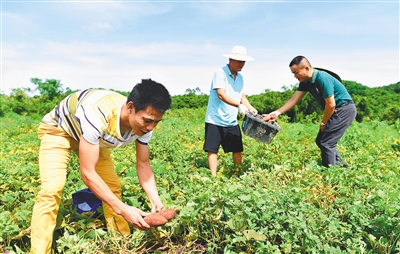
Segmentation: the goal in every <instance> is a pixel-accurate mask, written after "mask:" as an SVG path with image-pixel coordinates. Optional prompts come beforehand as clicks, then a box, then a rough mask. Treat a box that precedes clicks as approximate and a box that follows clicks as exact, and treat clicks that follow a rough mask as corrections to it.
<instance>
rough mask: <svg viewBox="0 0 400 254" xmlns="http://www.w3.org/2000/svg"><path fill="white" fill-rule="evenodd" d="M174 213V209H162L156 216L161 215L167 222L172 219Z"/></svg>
mask: <svg viewBox="0 0 400 254" xmlns="http://www.w3.org/2000/svg"><path fill="white" fill-rule="evenodd" d="M175 213H176V211H175V210H174V209H162V210H160V211H159V212H157V213H156V214H159V215H161V216H162V217H164V218H165V219H167V220H171V219H172V218H174V216H175Z"/></svg>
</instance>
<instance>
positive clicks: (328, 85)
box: [297, 69, 352, 108]
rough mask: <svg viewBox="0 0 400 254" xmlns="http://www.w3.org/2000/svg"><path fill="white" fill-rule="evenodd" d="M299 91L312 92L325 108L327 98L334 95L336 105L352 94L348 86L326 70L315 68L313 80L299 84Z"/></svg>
mask: <svg viewBox="0 0 400 254" xmlns="http://www.w3.org/2000/svg"><path fill="white" fill-rule="evenodd" d="M297 91H304V92H310V93H311V94H312V96H313V97H314V98H315V99H316V100H317V101H318V103H319V104H320V105H321V107H322V108H325V99H326V98H329V97H331V96H333V98H334V99H335V103H336V107H339V106H340V105H342V104H343V103H345V102H347V101H351V100H352V99H351V96H350V94H349V92H348V91H347V89H346V87H344V85H343V84H342V83H341V82H340V81H339V80H337V79H336V78H334V77H333V76H331V75H330V74H328V73H327V72H325V71H319V70H316V69H314V73H313V75H312V78H311V81H304V82H301V83H300V84H299V87H298V88H297Z"/></svg>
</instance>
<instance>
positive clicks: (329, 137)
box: [315, 101, 357, 167]
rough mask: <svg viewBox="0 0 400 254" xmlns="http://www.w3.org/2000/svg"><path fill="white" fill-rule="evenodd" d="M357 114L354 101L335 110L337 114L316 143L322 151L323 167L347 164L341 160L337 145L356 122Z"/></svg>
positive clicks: (320, 132) (319, 133) (320, 133)
mask: <svg viewBox="0 0 400 254" xmlns="http://www.w3.org/2000/svg"><path fill="white" fill-rule="evenodd" d="M356 114H357V110H356V107H355V105H354V103H353V102H352V101H350V102H348V103H345V104H343V105H341V106H340V107H337V108H335V112H334V113H333V115H332V116H331V118H330V119H329V121H328V122H327V123H326V126H325V129H324V131H321V130H320V131H319V132H318V135H317V138H316V139H315V142H316V143H317V145H318V147H319V149H320V150H321V157H322V165H323V166H325V167H328V166H329V165H336V164H342V165H343V166H344V167H347V164H346V163H345V162H344V161H343V160H342V159H341V156H340V153H339V152H338V151H337V150H336V145H337V142H338V141H339V139H340V138H341V137H342V136H343V134H344V132H345V131H346V130H347V128H348V127H349V126H350V124H351V123H352V122H353V121H354V119H355V117H356Z"/></svg>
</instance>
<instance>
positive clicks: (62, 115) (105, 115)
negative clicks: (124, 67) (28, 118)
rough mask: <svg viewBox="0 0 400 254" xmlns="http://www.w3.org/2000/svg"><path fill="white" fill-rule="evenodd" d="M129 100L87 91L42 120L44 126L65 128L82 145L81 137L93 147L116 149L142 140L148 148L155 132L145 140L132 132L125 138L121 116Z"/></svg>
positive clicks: (63, 103) (103, 92)
mask: <svg viewBox="0 0 400 254" xmlns="http://www.w3.org/2000/svg"><path fill="white" fill-rule="evenodd" d="M125 103H126V97H125V96H123V95H121V94H119V93H116V92H113V91H108V90H93V89H87V90H84V91H80V92H76V93H73V94H71V95H69V96H67V97H66V98H65V99H64V100H62V101H61V102H60V103H59V104H58V105H57V106H56V107H55V108H54V109H53V110H52V111H51V112H50V113H48V114H47V115H45V116H44V117H43V119H42V121H43V122H44V123H47V124H51V125H59V126H61V127H62V128H63V129H64V130H65V131H66V132H67V133H68V135H69V136H71V137H72V138H73V139H75V140H76V141H78V142H79V139H80V137H81V136H83V137H84V138H85V140H86V141H88V142H89V143H91V144H99V145H100V146H101V147H108V148H115V147H121V146H125V145H127V144H129V143H132V142H134V141H135V140H138V141H139V142H140V143H141V144H144V145H147V144H148V142H149V141H150V138H151V136H152V132H149V133H146V134H145V135H143V136H138V135H135V134H134V133H133V132H132V131H128V132H125V133H123V134H121V132H120V124H119V121H120V116H121V109H122V106H123V105H124V104H125Z"/></svg>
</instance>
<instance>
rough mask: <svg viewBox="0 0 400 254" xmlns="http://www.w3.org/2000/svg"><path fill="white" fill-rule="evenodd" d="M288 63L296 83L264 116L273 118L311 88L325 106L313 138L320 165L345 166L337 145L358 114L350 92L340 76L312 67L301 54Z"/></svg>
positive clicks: (267, 119) (271, 119) (311, 91)
mask: <svg viewBox="0 0 400 254" xmlns="http://www.w3.org/2000/svg"><path fill="white" fill-rule="evenodd" d="M289 67H290V70H291V72H292V73H293V74H294V77H295V78H296V79H298V80H299V82H300V84H299V87H298V88H297V91H296V92H295V93H294V95H293V96H292V98H290V99H289V100H288V101H287V102H286V103H285V104H284V105H283V106H282V107H281V108H279V109H278V110H276V111H274V112H271V113H270V114H264V115H263V119H264V120H265V121H274V120H275V119H276V118H277V117H278V116H279V115H280V114H282V113H285V112H286V111H288V110H289V109H291V108H293V107H294V106H295V105H296V104H297V103H298V102H299V101H300V100H301V99H302V98H303V97H304V95H305V94H306V93H307V92H310V93H311V94H312V96H313V97H314V98H315V99H316V100H317V101H318V103H319V104H320V105H321V107H322V108H323V109H324V115H323V117H322V120H321V124H320V126H319V132H318V135H317V138H316V140H315V142H316V143H317V145H318V147H319V149H320V150H321V157H322V165H323V166H325V167H328V166H329V165H336V164H339V165H342V166H343V167H346V168H347V167H348V165H347V164H346V163H345V162H344V161H343V160H342V159H341V155H340V153H339V152H338V151H337V150H336V145H337V142H338V141H339V139H340V138H341V137H342V136H343V134H344V132H345V131H346V130H347V128H348V127H349V126H350V124H351V123H352V122H353V121H354V119H355V117H356V114H357V110H356V107H355V105H354V102H353V100H352V98H351V96H350V94H349V93H348V92H347V89H346V88H345V87H344V85H343V84H342V83H341V82H340V80H338V79H337V78H336V77H333V76H332V75H330V74H329V73H327V72H325V71H322V70H317V69H315V68H313V67H312V66H311V64H310V62H309V61H308V60H307V58H305V57H304V56H297V57H295V58H294V59H293V60H292V61H291V62H290V64H289Z"/></svg>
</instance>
